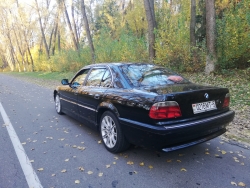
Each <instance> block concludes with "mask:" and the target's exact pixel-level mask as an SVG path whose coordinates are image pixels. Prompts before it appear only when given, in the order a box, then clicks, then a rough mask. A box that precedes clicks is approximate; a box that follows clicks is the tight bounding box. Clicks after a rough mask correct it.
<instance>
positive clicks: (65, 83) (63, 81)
mask: <svg viewBox="0 0 250 188" xmlns="http://www.w3.org/2000/svg"><path fill="white" fill-rule="evenodd" d="M61 83H62V85H69V80H68V79H62V81H61Z"/></svg>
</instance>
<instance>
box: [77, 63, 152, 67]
mask: <svg viewBox="0 0 250 188" xmlns="http://www.w3.org/2000/svg"><path fill="white" fill-rule="evenodd" d="M131 64H150V63H146V62H105V63H95V64H90V65H87V66H84V67H82V68H88V67H89V68H90V67H95V66H105V65H106V66H120V65H131Z"/></svg>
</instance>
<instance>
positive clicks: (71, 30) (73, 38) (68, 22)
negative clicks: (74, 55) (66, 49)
mask: <svg viewBox="0 0 250 188" xmlns="http://www.w3.org/2000/svg"><path fill="white" fill-rule="evenodd" d="M64 12H65V16H66V21H67V24H68V26H69V30H70V35H71V38H72V41H73V43H74V47H75V50H78V45H77V42H76V38H75V35H74V32H73V29H72V26H71V23H70V20H69V14H68V11H67V8H66V5H65V2H64Z"/></svg>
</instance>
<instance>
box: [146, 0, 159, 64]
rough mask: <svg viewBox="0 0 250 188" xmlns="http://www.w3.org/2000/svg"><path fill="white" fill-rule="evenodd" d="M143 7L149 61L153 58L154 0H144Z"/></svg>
mask: <svg viewBox="0 0 250 188" xmlns="http://www.w3.org/2000/svg"><path fill="white" fill-rule="evenodd" d="M144 8H145V12H146V17H147V21H148V43H149V48H148V50H149V62H153V61H154V58H155V34H154V29H155V27H156V21H155V12H154V0H144Z"/></svg>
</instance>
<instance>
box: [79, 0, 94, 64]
mask: <svg viewBox="0 0 250 188" xmlns="http://www.w3.org/2000/svg"><path fill="white" fill-rule="evenodd" d="M81 10H82V17H83V20H84V26H85V30H86V34H87V38H88V42H89V47H90V51H91V57H92V63H95V49H94V45H93V41H92V37H91V34H90V30H89V22H88V18H87V15H86V11H85V4H84V0H81Z"/></svg>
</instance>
